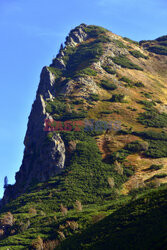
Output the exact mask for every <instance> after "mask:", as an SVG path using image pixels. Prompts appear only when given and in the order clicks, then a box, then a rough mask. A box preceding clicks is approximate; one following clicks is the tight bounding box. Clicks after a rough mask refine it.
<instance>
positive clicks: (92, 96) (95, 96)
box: [90, 94, 99, 101]
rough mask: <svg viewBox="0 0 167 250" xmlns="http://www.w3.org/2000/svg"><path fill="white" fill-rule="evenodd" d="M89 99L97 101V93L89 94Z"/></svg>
mask: <svg viewBox="0 0 167 250" xmlns="http://www.w3.org/2000/svg"><path fill="white" fill-rule="evenodd" d="M90 100H91V101H99V95H98V94H91V95H90Z"/></svg>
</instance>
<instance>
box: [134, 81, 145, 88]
mask: <svg viewBox="0 0 167 250" xmlns="http://www.w3.org/2000/svg"><path fill="white" fill-rule="evenodd" d="M135 86H136V87H139V88H140V87H144V84H143V83H142V82H135Z"/></svg>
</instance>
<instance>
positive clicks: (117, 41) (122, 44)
mask: <svg viewBox="0 0 167 250" xmlns="http://www.w3.org/2000/svg"><path fill="white" fill-rule="evenodd" d="M111 41H112V42H113V43H114V44H115V45H116V46H118V47H119V48H127V46H126V45H125V44H124V43H123V42H121V41H120V40H117V39H113V40H111Z"/></svg>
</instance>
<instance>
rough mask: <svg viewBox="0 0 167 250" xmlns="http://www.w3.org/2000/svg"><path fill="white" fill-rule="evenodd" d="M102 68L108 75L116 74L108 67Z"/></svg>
mask: <svg viewBox="0 0 167 250" xmlns="http://www.w3.org/2000/svg"><path fill="white" fill-rule="evenodd" d="M102 68H103V69H104V70H105V71H106V72H107V73H109V74H112V75H114V74H116V71H115V70H114V69H112V68H111V67H110V66H102Z"/></svg>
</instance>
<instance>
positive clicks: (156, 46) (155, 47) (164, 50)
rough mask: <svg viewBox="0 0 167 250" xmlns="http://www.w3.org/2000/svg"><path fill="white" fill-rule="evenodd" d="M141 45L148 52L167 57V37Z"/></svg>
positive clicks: (142, 42)
mask: <svg viewBox="0 0 167 250" xmlns="http://www.w3.org/2000/svg"><path fill="white" fill-rule="evenodd" d="M140 45H142V46H143V47H145V48H146V49H147V50H148V51H150V52H153V53H155V54H159V55H167V37H166V36H162V37H159V38H157V39H155V40H152V41H151V40H148V41H140Z"/></svg>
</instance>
